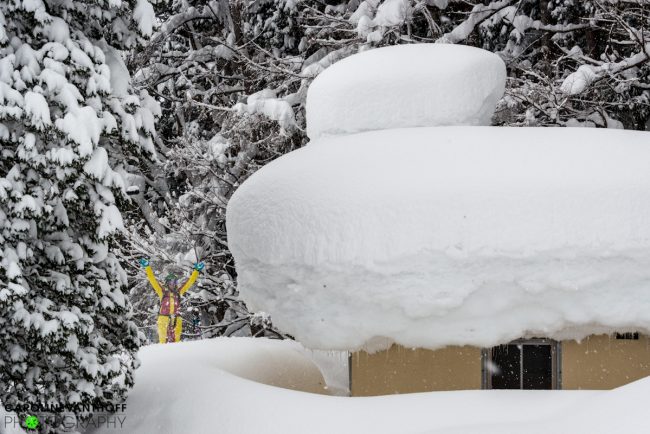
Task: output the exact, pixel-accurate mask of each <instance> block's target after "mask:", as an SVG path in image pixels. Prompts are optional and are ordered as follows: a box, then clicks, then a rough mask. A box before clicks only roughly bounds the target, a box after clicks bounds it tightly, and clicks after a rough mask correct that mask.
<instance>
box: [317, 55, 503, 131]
mask: <svg viewBox="0 0 650 434" xmlns="http://www.w3.org/2000/svg"><path fill="white" fill-rule="evenodd" d="M505 79H506V67H505V65H504V63H503V61H502V60H501V58H500V57H499V56H497V55H496V54H494V53H491V52H489V51H485V50H481V49H479V48H474V47H468V46H464V45H451V44H413V45H397V46H391V47H383V48H378V49H374V50H369V51H365V52H362V53H360V54H355V55H353V56H350V57H348V58H345V59H343V60H341V61H340V62H338V63H336V64H334V65H333V66H331V67H329V68H327V69H326V70H325V71H323V72H322V73H321V74H319V75H318V76H317V77H316V79H315V80H314V82H313V83H312V84H311V86H310V87H309V91H308V93H307V135H308V136H309V138H311V139H312V140H314V139H316V138H319V137H324V136H329V135H336V134H350V133H358V132H362V131H371V130H381V129H388V128H405V127H425V126H444V125H490V120H491V118H492V114H493V113H494V108H495V105H496V102H497V100H498V99H499V98H501V96H502V95H503V92H504V88H505Z"/></svg>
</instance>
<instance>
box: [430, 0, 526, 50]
mask: <svg viewBox="0 0 650 434" xmlns="http://www.w3.org/2000/svg"><path fill="white" fill-rule="evenodd" d="M513 1H514V0H501V1H498V2H494V3H490V4H489V5H487V6H486V5H483V4H477V5H476V6H474V8H472V11H471V12H470V15H469V18H468V19H466V20H465V21H463V22H462V23H460V24H459V25H457V26H456V27H454V29H453V30H452V31H451V32H448V33H445V34H444V35H442V36H441V37H440V38H439V39H438V40H437V41H436V42H441V43H448V44H457V43H459V42H461V41H464V40H465V39H467V37H468V36H469V35H470V34H471V33H472V32H473V31H474V29H475V28H476V26H478V25H479V24H481V23H482V22H483V21H485V20H486V19H488V18H490V17H491V16H492V15H494V14H496V13H497V12H499V11H500V10H502V9H504V8H506V7H508V6H510V5H511V4H512V3H513Z"/></svg>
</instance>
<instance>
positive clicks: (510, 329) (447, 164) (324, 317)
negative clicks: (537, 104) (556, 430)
mask: <svg viewBox="0 0 650 434" xmlns="http://www.w3.org/2000/svg"><path fill="white" fill-rule="evenodd" d="M649 161H650V143H649V142H648V135H647V133H643V132H634V131H621V130H616V131H613V130H602V129H578V128H574V129H571V128H494V127H432V128H405V129H392V130H383V131H372V132H366V133H360V134H354V135H346V136H338V137H336V138H329V139H321V140H317V141H314V142H312V143H310V144H309V145H308V146H307V147H305V148H303V149H300V150H298V151H294V152H292V153H290V154H288V155H285V156H283V157H281V158H279V159H277V160H275V161H274V162H272V163H270V164H268V165H267V166H265V167H263V168H262V169H261V170H259V171H258V172H257V173H256V174H255V175H253V176H252V177H251V178H249V179H248V180H247V181H246V182H245V183H244V184H243V185H242V186H241V187H240V188H239V189H238V190H237V191H236V193H235V194H234V196H233V197H232V199H231V201H230V203H229V205H228V212H227V224H228V240H229V246H230V249H231V251H232V252H233V255H234V257H235V260H236V264H237V270H238V274H239V275H238V282H239V289H240V292H241V296H242V297H243V298H244V299H245V300H246V302H247V303H248V304H249V306H251V308H252V309H254V310H264V311H266V312H270V313H271V314H272V316H273V321H274V324H276V325H277V326H278V327H279V328H280V329H281V330H284V331H286V332H288V333H290V334H292V335H293V336H295V337H296V338H297V339H298V340H299V341H300V342H302V343H303V344H304V345H306V346H308V347H312V348H322V349H357V348H360V347H364V346H365V347H366V348H369V349H373V348H382V347H386V346H388V345H389V344H390V343H391V342H393V341H394V342H397V343H400V344H402V345H405V346H409V347H428V348H432V349H435V348H438V347H441V346H445V345H450V344H459V345H465V344H469V345H475V346H480V347H489V346H491V345H494V344H498V343H503V342H508V341H509V340H511V339H516V338H520V337H525V336H544V337H549V338H556V339H565V338H576V339H579V338H582V337H584V336H586V335H588V334H594V333H608V332H612V331H625V330H630V331H641V332H646V333H648V332H650V285H648V282H650V225H649V224H648V222H649V221H650V170H649V168H650V165H649V164H648V162H649Z"/></svg>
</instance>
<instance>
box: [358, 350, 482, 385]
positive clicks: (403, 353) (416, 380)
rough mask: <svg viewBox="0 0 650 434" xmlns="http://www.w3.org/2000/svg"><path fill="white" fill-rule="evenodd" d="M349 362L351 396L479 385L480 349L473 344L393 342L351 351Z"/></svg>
mask: <svg viewBox="0 0 650 434" xmlns="http://www.w3.org/2000/svg"><path fill="white" fill-rule="evenodd" d="M350 363H351V365H350V373H351V394H352V396H374V395H389V394H395V393H414V392H428V391H432V390H468V389H480V388H481V350H480V349H479V348H475V347H447V348H443V349H440V350H436V351H431V350H424V349H408V348H404V347H402V346H398V345H393V346H392V347H391V348H390V349H388V350H386V351H380V352H377V353H374V354H368V353H366V352H365V351H361V352H358V353H353V354H352V357H351V360H350Z"/></svg>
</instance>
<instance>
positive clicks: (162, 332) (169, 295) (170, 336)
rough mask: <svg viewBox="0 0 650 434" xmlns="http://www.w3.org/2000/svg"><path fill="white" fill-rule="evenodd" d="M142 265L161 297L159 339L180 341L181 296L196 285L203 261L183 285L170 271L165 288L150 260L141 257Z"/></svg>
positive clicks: (181, 323)
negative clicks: (154, 272)
mask: <svg viewBox="0 0 650 434" xmlns="http://www.w3.org/2000/svg"><path fill="white" fill-rule="evenodd" d="M140 265H142V267H144V270H145V271H146V273H147V279H148V280H149V283H151V286H152V287H153V289H154V291H156V294H158V298H159V299H160V311H159V312H158V341H159V342H160V343H161V344H164V343H167V342H178V341H180V339H181V332H182V331H183V318H181V316H180V315H179V309H180V305H181V296H182V295H183V294H185V293H186V292H187V290H188V289H190V288H191V287H192V285H194V282H196V279H197V278H198V277H199V273H200V272H201V271H202V270H203V269H204V268H205V264H204V263H203V262H198V263H196V264H194V271H192V274H191V275H190V278H189V279H187V281H186V282H185V284H183V286H180V285H179V283H178V277H177V276H176V275H175V274H174V273H169V274H168V275H167V276H166V277H165V283H164V288H163V287H162V286H160V283H158V280H157V279H156V276H155V275H154V274H153V270H152V269H151V266H150V265H149V260H147V259H144V258H143V259H140Z"/></svg>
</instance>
